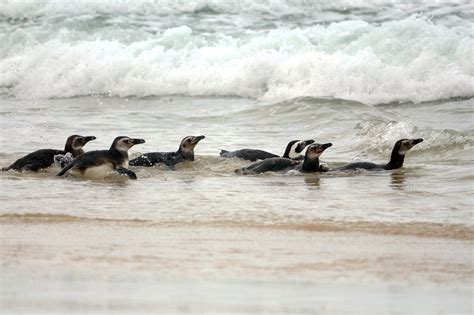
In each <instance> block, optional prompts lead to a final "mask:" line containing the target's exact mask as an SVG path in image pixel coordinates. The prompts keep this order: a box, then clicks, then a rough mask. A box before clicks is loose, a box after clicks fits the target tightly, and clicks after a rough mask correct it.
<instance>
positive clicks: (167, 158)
mask: <svg viewBox="0 0 474 315" xmlns="http://www.w3.org/2000/svg"><path fill="white" fill-rule="evenodd" d="M204 138H205V136H197V137H194V136H188V137H185V138H184V139H183V140H182V141H181V143H180V145H179V148H178V151H176V152H150V153H145V154H142V155H140V156H139V157H137V158H135V159H133V160H131V161H130V165H133V166H154V165H157V164H165V165H167V166H173V165H175V164H178V163H181V162H185V161H194V148H195V147H196V145H197V144H198V143H199V141H201V140H202V139H204Z"/></svg>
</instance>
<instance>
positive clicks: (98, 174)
mask: <svg viewBox="0 0 474 315" xmlns="http://www.w3.org/2000/svg"><path fill="white" fill-rule="evenodd" d="M112 171H114V166H113V165H112V164H108V163H107V164H102V165H98V166H93V167H89V168H87V169H86V170H85V171H84V174H83V176H84V177H88V178H104V177H106V176H107V175H108V174H110V172H112Z"/></svg>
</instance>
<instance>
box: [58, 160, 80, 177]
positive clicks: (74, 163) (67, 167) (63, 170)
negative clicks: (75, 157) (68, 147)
mask: <svg viewBox="0 0 474 315" xmlns="http://www.w3.org/2000/svg"><path fill="white" fill-rule="evenodd" d="M74 166H76V162H75V161H72V162H71V163H69V164H68V165H66V166H65V167H64V168H63V169H62V170H60V171H59V173H57V174H56V176H63V175H64V174H66V173H67V172H68V171H69V170H70V169H71V168H73V167H74Z"/></svg>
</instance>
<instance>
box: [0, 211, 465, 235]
mask: <svg viewBox="0 0 474 315" xmlns="http://www.w3.org/2000/svg"><path fill="white" fill-rule="evenodd" d="M45 223H52V224H54V223H59V224H60V223H87V224H89V223H90V224H94V223H96V224H123V225H132V226H137V227H141V226H147V227H157V228H176V227H190V228H192V227H196V228H232V229H260V230H289V231H305V232H325V233H351V232H352V233H366V234H375V235H393V236H403V235H406V236H417V237H428V238H449V239H458V240H474V227H472V226H467V225H460V224H443V223H428V222H407V223H393V222H368V221H351V222H343V221H329V220H318V221H314V222H307V223H299V222H296V223H293V222H292V223H285V222H274V223H262V222H255V221H229V220H209V221H197V220H190V221H172V220H163V221H155V220H145V219H114V218H97V217H78V216H72V215H67V214H46V213H25V214H18V213H9V214H2V215H0V224H45Z"/></svg>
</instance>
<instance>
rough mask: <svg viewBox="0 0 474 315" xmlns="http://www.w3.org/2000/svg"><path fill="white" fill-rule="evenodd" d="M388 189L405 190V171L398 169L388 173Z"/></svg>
mask: <svg viewBox="0 0 474 315" xmlns="http://www.w3.org/2000/svg"><path fill="white" fill-rule="evenodd" d="M390 178H391V181H390V187H391V188H393V189H394V190H405V180H406V178H405V170H403V169H398V170H395V171H393V172H392V173H390Z"/></svg>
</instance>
